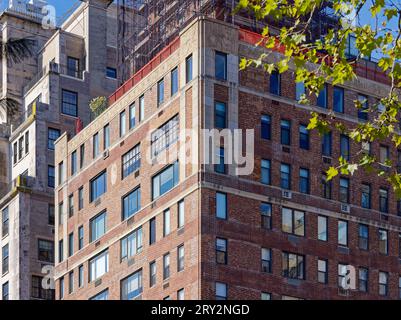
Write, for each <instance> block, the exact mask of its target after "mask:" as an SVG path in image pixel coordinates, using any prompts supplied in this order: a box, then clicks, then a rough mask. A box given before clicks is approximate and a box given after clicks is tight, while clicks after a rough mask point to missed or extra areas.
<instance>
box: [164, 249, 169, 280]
mask: <svg viewBox="0 0 401 320" xmlns="http://www.w3.org/2000/svg"><path fill="white" fill-rule="evenodd" d="M169 277H170V254H169V253H167V254H165V255H164V256H163V280H166V279H168V278H169Z"/></svg>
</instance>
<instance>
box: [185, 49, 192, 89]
mask: <svg viewBox="0 0 401 320" xmlns="http://www.w3.org/2000/svg"><path fill="white" fill-rule="evenodd" d="M191 80H192V55H190V56H188V57H187V58H186V59H185V83H188V82H190V81H191Z"/></svg>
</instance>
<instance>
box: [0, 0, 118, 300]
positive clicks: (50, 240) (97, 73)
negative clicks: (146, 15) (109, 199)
mask: <svg viewBox="0 0 401 320" xmlns="http://www.w3.org/2000/svg"><path fill="white" fill-rule="evenodd" d="M71 4H73V2H71ZM44 5H46V2H45V1H41V0H31V1H29V3H28V2H27V1H10V5H9V7H7V8H6V9H5V10H4V11H3V12H2V13H1V15H0V23H1V27H2V29H1V30H2V33H1V37H2V40H3V41H6V40H8V39H11V38H22V37H30V38H31V39H34V40H36V49H35V50H36V51H35V54H34V56H33V57H31V58H29V59H25V60H23V61H22V62H21V63H17V64H12V65H10V64H9V63H7V61H6V59H2V61H1V65H0V68H1V82H0V84H1V93H2V96H1V97H2V98H4V97H10V98H13V99H14V100H17V101H18V102H19V104H20V105H19V110H17V115H16V116H14V117H10V116H9V115H8V114H7V112H6V110H5V109H4V107H3V106H2V107H1V108H0V221H1V230H0V250H1V260H0V299H1V300H28V299H54V290H50V289H49V288H46V287H44V286H43V285H42V279H43V278H44V277H45V276H48V277H49V278H51V277H50V276H51V272H50V271H51V267H52V266H53V263H54V246H53V244H54V232H55V230H54V228H55V227H54V197H53V193H54V181H55V172H54V171H55V168H54V141H55V140H56V139H57V138H58V137H59V136H60V134H61V133H63V132H68V133H69V134H70V135H73V134H74V133H75V132H76V128H77V124H79V123H82V125H86V124H88V123H89V122H90V120H91V111H90V109H89V107H88V104H89V101H90V99H92V98H94V97H97V96H99V95H108V94H110V93H112V92H113V91H115V89H116V88H117V86H118V85H117V79H116V76H115V73H116V64H115V61H116V48H117V44H116V39H115V37H114V36H113V35H115V33H116V29H117V19H116V8H115V6H114V7H113V6H108V5H109V1H104V0H90V1H82V2H79V1H78V2H77V3H75V6H73V7H72V9H71V10H70V15H69V16H67V17H65V19H63V21H60V23H59V24H58V27H57V28H56V29H48V28H44V26H43V25H42V20H43V14H42V13H41V12H42V10H41V9H42V7H43V6H44ZM113 75H114V76H113ZM44 267H46V268H47V269H44Z"/></svg>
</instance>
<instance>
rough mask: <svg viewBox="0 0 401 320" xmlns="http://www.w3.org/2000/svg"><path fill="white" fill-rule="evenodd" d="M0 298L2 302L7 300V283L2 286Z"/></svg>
mask: <svg viewBox="0 0 401 320" xmlns="http://www.w3.org/2000/svg"><path fill="white" fill-rule="evenodd" d="M1 292H2V293H1V298H2V300H4V301H5V300H9V285H8V281H7V282H6V283H4V284H3V285H2V290H1Z"/></svg>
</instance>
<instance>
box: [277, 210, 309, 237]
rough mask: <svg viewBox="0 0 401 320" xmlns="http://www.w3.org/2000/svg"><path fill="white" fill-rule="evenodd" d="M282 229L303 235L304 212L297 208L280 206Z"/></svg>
mask: <svg viewBox="0 0 401 320" xmlns="http://www.w3.org/2000/svg"><path fill="white" fill-rule="evenodd" d="M281 214H282V231H283V232H285V233H291V234H294V235H297V236H304V235H305V213H304V212H302V211H298V210H292V209H288V208H282V210H281Z"/></svg>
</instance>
